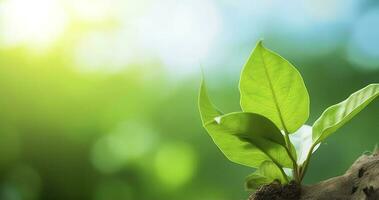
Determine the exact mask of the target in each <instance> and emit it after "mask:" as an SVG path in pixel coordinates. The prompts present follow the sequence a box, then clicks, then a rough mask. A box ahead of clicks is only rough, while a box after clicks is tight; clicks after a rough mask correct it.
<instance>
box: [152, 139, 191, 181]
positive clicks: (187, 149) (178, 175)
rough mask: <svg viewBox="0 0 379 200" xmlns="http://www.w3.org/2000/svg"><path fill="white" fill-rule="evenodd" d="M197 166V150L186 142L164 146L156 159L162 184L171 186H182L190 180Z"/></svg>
mask: <svg viewBox="0 0 379 200" xmlns="http://www.w3.org/2000/svg"><path fill="white" fill-rule="evenodd" d="M196 166H197V160H196V157H195V152H194V150H193V149H192V147H191V146H189V145H188V144H185V143H183V144H181V143H173V144H167V145H164V146H162V147H161V148H160V149H159V150H158V152H157V155H156V157H155V159H154V167H155V172H156V175H157V177H158V178H159V180H160V181H161V182H162V184H164V185H166V186H167V187H169V188H176V187H180V186H183V185H184V184H185V183H187V182H188V181H190V180H191V178H192V177H193V175H194V173H195V170H196Z"/></svg>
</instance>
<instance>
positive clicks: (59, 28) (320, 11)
mask: <svg viewBox="0 0 379 200" xmlns="http://www.w3.org/2000/svg"><path fill="white" fill-rule="evenodd" d="M378 36H379V4H378V2H377V1H375V0H371V1H370V0H305V1H304V0H291V1H286V2H285V4H284V3H283V1H276V0H269V1H259V0H254V1H249V0H242V1H231V0H180V1H178V0H160V1H155V0H141V1H137V0H0V199H1V200H37V199H42V200H48V199H49V200H50V199H54V200H67V199H80V200H86V199H93V200H113V199H116V200H118V199H125V200H151V199H154V200H177V199H180V200H237V199H241V200H244V199H246V197H247V196H248V193H247V192H246V191H244V188H243V182H244V177H245V176H246V175H248V174H249V173H251V172H252V171H253V170H252V169H249V168H247V167H244V166H239V165H237V164H233V163H231V162H229V161H228V160H227V159H226V158H225V157H224V156H223V155H222V153H221V152H220V151H219V150H218V149H217V147H216V146H215V145H214V144H213V143H212V141H211V139H210V137H209V136H208V135H207V134H206V133H205V131H204V130H203V128H202V127H201V123H200V118H199V114H198V110H197V92H198V86H199V82H200V76H201V75H200V74H201V73H200V71H201V70H200V68H201V66H202V68H203V69H204V71H205V77H206V79H207V82H208V86H209V89H210V93H211V96H212V99H214V101H215V103H216V104H217V105H218V107H220V108H221V109H222V110H224V111H225V112H230V111H238V110H240V108H239V93H238V88H237V84H238V79H239V74H240V70H241V68H242V66H243V64H244V62H245V60H246V59H247V57H248V55H249V53H250V51H251V50H252V49H253V47H254V46H255V43H256V42H257V41H258V40H259V39H264V43H265V45H266V46H267V47H269V48H271V49H274V50H275V51H277V52H278V53H280V54H281V55H283V56H284V57H286V58H287V59H288V60H290V61H291V62H292V63H293V64H294V65H295V66H297V67H298V69H299V70H300V71H301V73H302V75H303V77H304V80H305V83H306V85H307V87H308V90H309V93H310V96H311V117H310V119H309V121H308V124H312V123H313V122H314V120H315V119H316V118H317V117H318V116H319V115H320V114H321V113H322V111H323V110H324V109H325V108H326V107H327V106H329V105H332V104H334V103H337V102H339V101H341V100H343V99H344V98H346V97H347V96H348V95H349V94H350V93H352V92H353V91H356V90H358V89H360V88H362V87H363V86H365V85H366V84H368V83H372V82H379V38H378ZM378 117H379V104H378V103H374V104H372V105H370V106H369V108H368V109H366V110H365V111H363V112H362V114H360V115H359V116H358V117H357V118H356V119H354V120H353V121H352V122H351V123H349V124H348V125H346V126H344V127H343V128H342V129H340V130H339V131H338V134H335V135H333V136H332V137H331V138H330V139H328V140H327V142H326V143H323V144H322V146H321V148H320V149H319V150H318V151H317V153H315V156H314V158H313V159H312V163H311V166H310V170H309V173H308V174H307V177H306V183H309V184H310V183H314V182H317V181H320V180H323V179H325V178H328V177H332V176H336V175H340V174H342V173H343V172H344V171H345V170H346V169H347V168H348V167H349V166H350V164H351V163H352V162H353V161H354V160H355V159H356V158H357V157H358V156H359V155H361V154H362V153H363V152H364V151H366V150H371V149H372V148H373V147H374V145H375V144H376V143H377V142H378V141H379V134H378V132H379V123H378Z"/></svg>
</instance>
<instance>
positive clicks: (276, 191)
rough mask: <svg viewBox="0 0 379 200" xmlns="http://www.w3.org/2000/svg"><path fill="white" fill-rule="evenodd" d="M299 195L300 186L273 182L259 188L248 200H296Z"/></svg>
mask: <svg viewBox="0 0 379 200" xmlns="http://www.w3.org/2000/svg"><path fill="white" fill-rule="evenodd" d="M300 194H301V188H300V186H299V185H298V184H296V183H295V182H293V181H292V182H290V183H289V184H287V185H281V184H280V183H278V182H273V183H271V184H269V185H265V186H262V187H261V188H259V189H258V190H257V191H256V192H255V193H254V194H252V195H251V196H250V197H249V200H298V199H300Z"/></svg>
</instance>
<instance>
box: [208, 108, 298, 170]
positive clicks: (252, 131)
mask: <svg viewBox="0 0 379 200" xmlns="http://www.w3.org/2000/svg"><path fill="white" fill-rule="evenodd" d="M205 128H206V130H207V131H208V133H209V134H210V136H211V137H212V138H213V141H214V142H215V143H216V145H217V146H218V147H219V148H220V150H221V151H222V152H223V153H224V154H225V156H226V157H227V158H229V160H231V161H233V162H236V163H239V164H242V165H246V166H250V167H258V166H259V165H260V164H261V163H262V162H263V161H266V160H269V161H273V162H274V163H276V164H278V165H279V166H282V167H289V168H292V167H293V166H292V162H291V159H290V158H289V156H288V154H287V152H286V149H285V141H284V138H283V135H282V134H281V132H280V130H279V129H278V128H277V127H276V126H275V125H274V124H273V123H272V122H271V121H270V120H268V119H267V118H265V117H263V116H261V115H258V114H254V113H243V112H238V113H230V114H227V115H223V116H221V117H218V118H216V119H215V120H214V121H211V122H208V123H207V124H205Z"/></svg>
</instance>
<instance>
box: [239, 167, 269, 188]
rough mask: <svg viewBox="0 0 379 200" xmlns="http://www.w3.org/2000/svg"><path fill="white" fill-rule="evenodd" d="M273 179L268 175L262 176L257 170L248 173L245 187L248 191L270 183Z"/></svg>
mask: <svg viewBox="0 0 379 200" xmlns="http://www.w3.org/2000/svg"><path fill="white" fill-rule="evenodd" d="M273 181H274V180H273V179H271V178H268V177H265V176H263V175H262V174H260V173H259V170H257V171H255V172H254V173H252V174H250V175H249V176H247V177H246V179H245V188H246V190H249V191H254V190H257V189H258V188H260V187H261V186H263V185H267V184H270V183H272V182H273Z"/></svg>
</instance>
